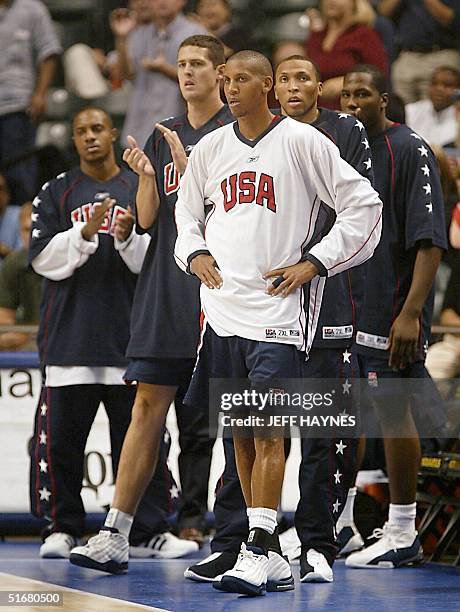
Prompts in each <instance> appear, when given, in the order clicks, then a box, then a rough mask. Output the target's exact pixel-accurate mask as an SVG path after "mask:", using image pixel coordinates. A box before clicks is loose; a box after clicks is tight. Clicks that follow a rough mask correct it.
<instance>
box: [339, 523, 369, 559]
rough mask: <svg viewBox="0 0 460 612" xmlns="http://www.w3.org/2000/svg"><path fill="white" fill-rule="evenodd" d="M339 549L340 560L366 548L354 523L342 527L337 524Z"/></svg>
mask: <svg viewBox="0 0 460 612" xmlns="http://www.w3.org/2000/svg"><path fill="white" fill-rule="evenodd" d="M337 547H338V549H339V551H338V553H337V557H338V558H340V557H347V556H348V555H350V554H351V553H353V552H356V551H357V550H361V549H362V548H364V540H363V539H362V537H361V534H360V533H359V531H358V529H357V527H356V525H355V524H354V523H351V525H343V526H342V527H340V525H339V524H337Z"/></svg>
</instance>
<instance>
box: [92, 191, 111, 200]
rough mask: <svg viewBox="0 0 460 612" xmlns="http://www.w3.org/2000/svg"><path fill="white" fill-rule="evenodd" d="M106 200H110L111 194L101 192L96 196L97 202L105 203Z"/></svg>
mask: <svg viewBox="0 0 460 612" xmlns="http://www.w3.org/2000/svg"><path fill="white" fill-rule="evenodd" d="M106 198H110V193H108V192H107V191H99V192H98V193H96V194H94V201H95V202H103V201H104V200H105V199H106Z"/></svg>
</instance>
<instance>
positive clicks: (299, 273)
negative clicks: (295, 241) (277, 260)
mask: <svg viewBox="0 0 460 612" xmlns="http://www.w3.org/2000/svg"><path fill="white" fill-rule="evenodd" d="M317 275H318V269H317V267H316V266H315V265H314V264H312V263H311V262H310V261H301V262H299V263H297V264H295V265H293V266H287V267H286V268H277V269H276V270H270V272H267V274H265V275H264V278H265V279H268V278H271V279H273V280H272V286H271V287H270V288H269V289H268V290H267V293H268V294H270V295H281V296H282V297H286V296H287V295H289V294H290V293H292V292H293V291H295V290H296V289H298V288H299V287H300V286H302V285H303V284H305V283H309V282H310V281H311V280H312V278H314V277H315V276H317Z"/></svg>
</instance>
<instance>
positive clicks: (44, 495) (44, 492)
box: [38, 487, 51, 501]
mask: <svg viewBox="0 0 460 612" xmlns="http://www.w3.org/2000/svg"><path fill="white" fill-rule="evenodd" d="M38 492H39V494H40V501H49V500H50V497H51V491H48V489H47V488H46V487H43V488H42V489H39V491H38Z"/></svg>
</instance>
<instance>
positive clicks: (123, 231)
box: [115, 206, 135, 242]
mask: <svg viewBox="0 0 460 612" xmlns="http://www.w3.org/2000/svg"><path fill="white" fill-rule="evenodd" d="M134 220H135V219H134V215H133V210H132V208H131V206H128V209H127V210H125V211H124V212H123V213H120V214H118V215H117V218H116V219H115V236H116V237H117V238H118V240H119V241H120V242H124V241H125V240H127V239H128V238H129V236H130V235H131V232H132V229H133V226H134Z"/></svg>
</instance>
